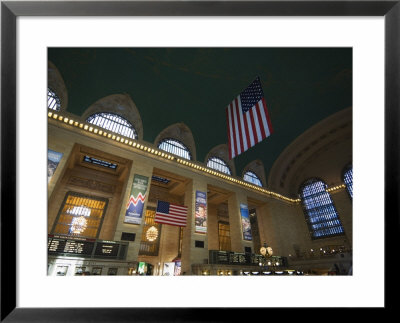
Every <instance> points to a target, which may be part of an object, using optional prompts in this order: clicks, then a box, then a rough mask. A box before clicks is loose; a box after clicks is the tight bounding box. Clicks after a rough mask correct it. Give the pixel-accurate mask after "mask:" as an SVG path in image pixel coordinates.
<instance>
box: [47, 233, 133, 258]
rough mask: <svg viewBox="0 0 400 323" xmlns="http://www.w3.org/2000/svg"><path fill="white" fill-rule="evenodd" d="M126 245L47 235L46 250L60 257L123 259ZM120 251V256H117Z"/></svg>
mask: <svg viewBox="0 0 400 323" xmlns="http://www.w3.org/2000/svg"><path fill="white" fill-rule="evenodd" d="M127 245H128V244H127V243H120V242H115V241H104V240H101V241H99V240H97V241H96V240H94V239H82V238H77V239H73V238H69V237H65V238H64V237H60V236H52V235H49V238H48V243H47V250H48V254H49V255H53V256H54V255H62V256H71V257H85V258H96V257H97V258H114V259H115V258H118V257H121V259H122V258H124V257H125V255H124V254H125V252H124V250H125V249H126V247H127ZM120 248H122V249H121V255H120V256H118V254H119V251H120Z"/></svg>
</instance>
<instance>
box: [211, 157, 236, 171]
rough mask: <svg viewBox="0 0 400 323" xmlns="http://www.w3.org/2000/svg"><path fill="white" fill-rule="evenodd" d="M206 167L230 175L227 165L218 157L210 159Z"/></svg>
mask: <svg viewBox="0 0 400 323" xmlns="http://www.w3.org/2000/svg"><path fill="white" fill-rule="evenodd" d="M207 167H210V168H212V169H215V170H217V171H219V172H222V173H225V174H228V175H231V174H232V173H231V170H230V169H229V167H228V165H227V164H226V163H225V162H224V161H223V160H222V159H220V158H218V157H211V158H209V159H208V161H207Z"/></svg>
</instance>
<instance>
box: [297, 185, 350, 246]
mask: <svg viewBox="0 0 400 323" xmlns="http://www.w3.org/2000/svg"><path fill="white" fill-rule="evenodd" d="M300 198H301V202H302V205H303V210H304V213H305V215H306V218H307V223H308V226H309V229H310V232H311V236H312V238H313V239H318V238H325V237H329V236H335V235H342V234H344V230H343V227H342V223H341V221H340V220H339V217H338V214H337V212H336V208H335V206H334V205H333V201H332V199H331V196H330V194H329V193H328V192H327V191H326V184H325V183H324V182H322V181H320V180H318V179H311V180H308V181H307V182H305V183H304V184H303V185H302V187H301V189H300Z"/></svg>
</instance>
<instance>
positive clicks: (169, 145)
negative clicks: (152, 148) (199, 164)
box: [158, 139, 192, 160]
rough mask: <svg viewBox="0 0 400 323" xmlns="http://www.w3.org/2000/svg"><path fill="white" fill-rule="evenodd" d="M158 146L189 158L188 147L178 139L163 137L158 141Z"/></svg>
mask: <svg viewBox="0 0 400 323" xmlns="http://www.w3.org/2000/svg"><path fill="white" fill-rule="evenodd" d="M158 148H159V149H161V150H164V151H166V152H168V153H171V154H174V155H177V156H179V157H182V158H185V159H188V160H191V159H192V155H191V154H190V151H189V149H188V148H187V147H186V146H185V145H184V144H182V143H181V142H180V141H178V140H175V139H163V140H161V141H160V142H159V143H158Z"/></svg>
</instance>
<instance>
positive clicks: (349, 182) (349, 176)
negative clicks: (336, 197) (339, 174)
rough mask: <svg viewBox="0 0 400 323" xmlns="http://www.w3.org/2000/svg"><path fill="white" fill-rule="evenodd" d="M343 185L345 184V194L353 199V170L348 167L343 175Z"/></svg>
mask: <svg viewBox="0 0 400 323" xmlns="http://www.w3.org/2000/svg"><path fill="white" fill-rule="evenodd" d="M343 180H344V183H345V184H346V188H347V192H349V195H350V197H351V198H353V168H352V167H350V168H349V169H348V170H347V171H346V172H345V173H344V175H343Z"/></svg>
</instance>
